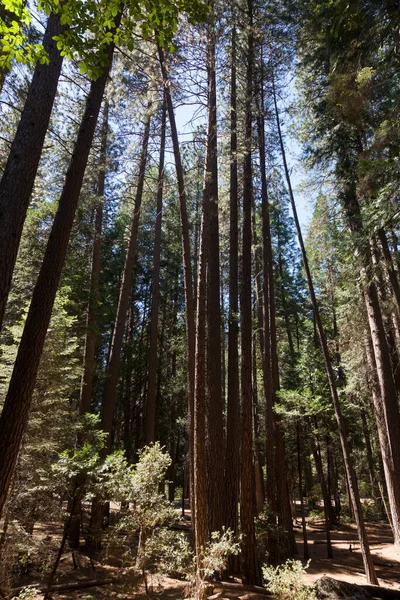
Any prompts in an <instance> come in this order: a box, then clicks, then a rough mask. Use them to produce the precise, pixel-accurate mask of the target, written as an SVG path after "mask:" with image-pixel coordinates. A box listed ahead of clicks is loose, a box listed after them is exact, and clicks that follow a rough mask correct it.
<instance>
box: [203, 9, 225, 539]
mask: <svg viewBox="0 0 400 600" xmlns="http://www.w3.org/2000/svg"><path fill="white" fill-rule="evenodd" d="M207 29H208V31H207V37H208V40H207V75H208V98H207V105H208V106H207V109H208V123H207V150H206V164H205V173H204V199H203V202H204V207H205V212H204V214H206V219H207V223H206V227H207V310H206V319H207V334H206V374H207V377H206V387H207V394H206V428H207V492H208V507H209V513H208V514H209V519H210V523H209V527H210V531H220V530H221V529H222V525H223V510H224V493H223V492H224V490H223V485H222V481H223V479H224V460H223V458H224V424H223V406H222V375H221V307H220V268H219V263H220V261H219V221H218V162H217V158H218V156H217V88H216V74H215V31H214V29H215V26H214V23H213V17H212V16H211V19H210V22H209V24H208V27H207Z"/></svg>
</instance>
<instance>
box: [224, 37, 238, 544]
mask: <svg viewBox="0 0 400 600" xmlns="http://www.w3.org/2000/svg"><path fill="white" fill-rule="evenodd" d="M230 119H231V122H230V128H231V131H230V134H231V139H230V186H229V219H230V221H229V324H228V403H227V418H226V455H225V507H226V508H225V525H226V527H228V528H231V529H232V531H233V532H234V533H235V534H236V533H237V531H238V503H239V464H240V445H239V444H238V440H239V437H240V401H239V352H238V345H239V320H238V313H239V302H238V298H239V285H238V268H239V267H238V256H239V232H238V164H237V156H236V152H237V131H236V128H237V117H236V27H235V26H234V27H233V29H232V48H231V113H230Z"/></svg>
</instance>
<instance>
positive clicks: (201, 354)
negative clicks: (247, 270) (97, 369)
mask: <svg viewBox="0 0 400 600" xmlns="http://www.w3.org/2000/svg"><path fill="white" fill-rule="evenodd" d="M206 210H207V205H206V203H203V220H202V231H201V238H200V256H199V265H198V286H197V319H196V353H195V388H194V392H195V393H194V439H193V442H194V443H193V450H194V453H193V471H194V524H195V547H196V565H197V586H198V597H199V598H200V597H201V595H202V594H201V589H200V587H199V585H200V583H201V581H202V580H203V578H204V568H203V562H202V557H203V551H204V548H205V546H206V544H207V542H208V540H209V533H210V532H209V514H208V512H209V507H208V494H207V477H206V469H207V462H206V442H205V437H206V421H205V405H206V398H205V385H206V298H207V289H206V287H207V241H208V240H207V224H208V219H207V214H206ZM192 512H193V507H192Z"/></svg>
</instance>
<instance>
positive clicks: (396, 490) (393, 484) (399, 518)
mask: <svg viewBox="0 0 400 600" xmlns="http://www.w3.org/2000/svg"><path fill="white" fill-rule="evenodd" d="M364 346H365V356H366V360H367V366H368V374H369V375H368V383H369V387H370V390H371V395H372V403H373V407H374V414H375V420H376V428H377V430H378V439H379V446H380V449H381V455H382V462H383V471H384V475H385V481H386V487H387V491H388V497H389V506H390V513H391V516H392V525H393V535H394V542H395V544H397V545H398V544H399V543H400V485H399V477H398V472H396V470H395V467H394V463H393V457H392V450H391V447H390V443H389V437H388V432H387V428H386V420H385V411H384V408H383V402H382V398H381V395H380V386H379V382H378V376H377V373H376V363H375V356H374V351H373V348H372V342H371V336H370V331H369V329H368V330H366V331H365V333H364Z"/></svg>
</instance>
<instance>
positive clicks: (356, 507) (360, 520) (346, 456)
mask: <svg viewBox="0 0 400 600" xmlns="http://www.w3.org/2000/svg"><path fill="white" fill-rule="evenodd" d="M272 85H273V101H274V109H275V117H276V124H277V130H278V136H279V143H280V148H281V154H282V161H283V166H284V171H285V176H286V181H287V186H288V190H289V196H290V202H291V205H292V212H293V217H294V221H295V224H296V229H297V236H298V239H299V244H300V249H301V253H302V257H303V265H304V270H305V272H306V278H307V283H308V289H309V292H310V297H311V303H312V306H313V310H314V317H315V321H316V325H317V331H318V336H319V341H320V344H321V348H322V352H323V355H324V362H325V369H326V374H327V378H328V382H329V388H330V392H331V398H332V403H333V407H334V409H335V415H336V421H337V425H338V430H339V436H340V443H341V446H342V454H343V461H344V465H345V469H346V475H347V481H348V486H349V493H350V498H351V503H352V508H353V512H354V517H355V519H356V523H357V532H358V536H359V540H360V546H361V554H362V559H363V563H364V570H365V574H366V576H367V580H368V582H369V583H372V584H373V585H379V583H378V578H377V576H376V573H375V568H374V563H373V561H372V556H371V551H370V548H369V543H368V538H367V533H366V529H365V523H364V517H363V512H362V507H361V500H360V492H359V489H358V483H357V478H356V474H355V471H354V467H353V464H352V460H351V453H350V446H349V441H348V438H347V432H346V425H345V421H344V418H343V414H342V409H341V406H340V401H339V396H338V393H337V388H336V382H335V375H334V372H333V368H332V362H331V357H330V354H329V349H328V343H327V340H326V335H325V330H324V327H323V325H322V321H321V316H320V312H319V306H318V303H317V299H316V296H315V291H314V285H313V280H312V276H311V271H310V268H309V265H308V258H307V253H306V249H305V246H304V242H303V236H302V232H301V227H300V223H299V219H298V216H297V210H296V204H295V200H294V194H293V189H292V184H291V180H290V174H289V168H288V165H287V160H286V152H285V147H284V143H283V136H282V130H281V124H280V120H279V111H278V103H277V99H276V91H275V83H274V80H273V82H272Z"/></svg>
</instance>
